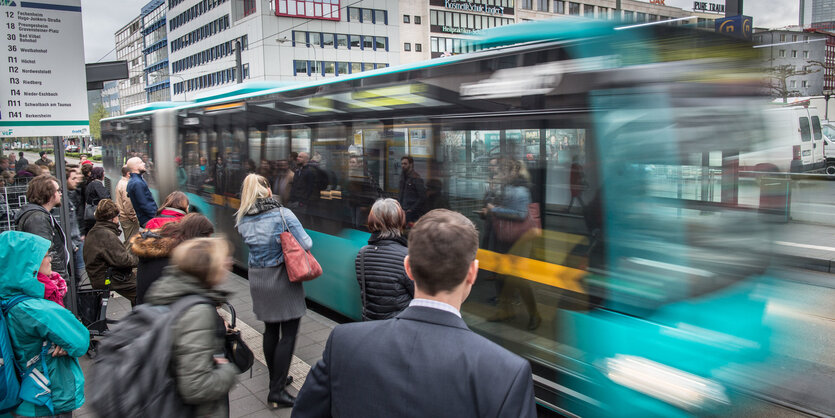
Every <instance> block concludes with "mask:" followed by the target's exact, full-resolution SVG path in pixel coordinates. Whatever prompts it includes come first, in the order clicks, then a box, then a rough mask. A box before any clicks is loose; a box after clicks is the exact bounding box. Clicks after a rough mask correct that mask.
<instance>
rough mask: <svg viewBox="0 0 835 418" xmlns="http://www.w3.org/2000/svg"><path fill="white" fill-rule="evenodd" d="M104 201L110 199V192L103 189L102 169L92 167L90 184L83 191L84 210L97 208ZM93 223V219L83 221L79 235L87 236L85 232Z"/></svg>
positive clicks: (94, 221) (105, 188)
mask: <svg viewBox="0 0 835 418" xmlns="http://www.w3.org/2000/svg"><path fill="white" fill-rule="evenodd" d="M104 199H110V190H107V187H104V168H102V167H93V170H92V171H90V183H88V184H87V188H85V189H84V204H85V210H86V207H87V206H89V205H92V206H93V207H96V206H98V205H99V202H101V201H102V200H104ZM95 223H96V220H95V219H84V223H83V224H82V225H81V233H82V234H84V235H87V232H88V231H90V228H92V227H93V225H95Z"/></svg>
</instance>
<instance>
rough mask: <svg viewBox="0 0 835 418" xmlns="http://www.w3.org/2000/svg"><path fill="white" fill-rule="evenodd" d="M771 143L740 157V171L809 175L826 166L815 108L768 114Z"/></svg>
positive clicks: (785, 108) (794, 108) (768, 111)
mask: <svg viewBox="0 0 835 418" xmlns="http://www.w3.org/2000/svg"><path fill="white" fill-rule="evenodd" d="M765 119H766V124H767V128H768V130H769V131H770V132H769V133H770V134H771V135H769V140H768V142H767V143H766V144H764V145H763V146H762V147H761V149H760V150H759V151H755V152H749V153H741V154H740V155H739V169H740V171H767V172H782V173H809V172H815V171H823V169H824V168H825V167H826V159H825V157H824V154H823V153H824V140H823V135H822V134H821V123H820V116H818V110H817V108H815V107H808V108H807V107H802V106H794V107H781V108H775V109H768V110H766V111H765Z"/></svg>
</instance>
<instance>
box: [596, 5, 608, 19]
mask: <svg viewBox="0 0 835 418" xmlns="http://www.w3.org/2000/svg"><path fill="white" fill-rule="evenodd" d="M597 17H598V18H600V19H609V8H608V7H600V6H598V7H597Z"/></svg>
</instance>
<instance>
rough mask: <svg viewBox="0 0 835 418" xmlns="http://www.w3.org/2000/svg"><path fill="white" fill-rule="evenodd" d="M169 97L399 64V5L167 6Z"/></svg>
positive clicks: (205, 2)
mask: <svg viewBox="0 0 835 418" xmlns="http://www.w3.org/2000/svg"><path fill="white" fill-rule="evenodd" d="M168 7H169V9H168V39H169V45H170V46H169V60H170V68H171V76H172V77H173V78H174V80H173V89H172V93H173V99H174V100H188V99H190V98H193V97H195V95H197V94H201V92H203V91H206V90H209V89H214V88H217V87H219V86H223V85H229V84H232V83H235V82H236V78H237V71H236V69H235V68H236V62H235V45H236V44H237V43H240V45H241V64H242V65H241V68H242V75H243V78H244V79H245V80H278V81H305V80H310V79H316V78H323V77H336V76H339V75H345V74H352V73H357V72H361V71H368V70H371V69H375V68H384V67H387V66H389V65H396V64H398V63H399V62H400V59H399V56H400V36H399V21H398V20H397V19H396V16H397V15H398V12H397V10H398V2H396V1H386V0H361V1H354V2H352V3H350V6H348V5H346V2H344V1H342V2H340V1H339V0H324V1H315V2H313V1H301V0H299V1H297V0H274V1H271V2H265V1H254V0H252V1H250V0H244V1H229V0H200V1H187V0H169V1H168Z"/></svg>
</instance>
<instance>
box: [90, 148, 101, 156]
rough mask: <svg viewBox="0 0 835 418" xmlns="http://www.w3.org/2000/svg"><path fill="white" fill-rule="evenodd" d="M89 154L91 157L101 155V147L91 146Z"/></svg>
mask: <svg viewBox="0 0 835 418" xmlns="http://www.w3.org/2000/svg"><path fill="white" fill-rule="evenodd" d="M90 155H92V156H93V157H101V147H92V148H91V151H90Z"/></svg>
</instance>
